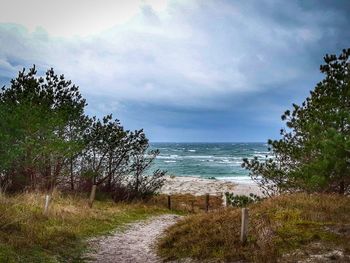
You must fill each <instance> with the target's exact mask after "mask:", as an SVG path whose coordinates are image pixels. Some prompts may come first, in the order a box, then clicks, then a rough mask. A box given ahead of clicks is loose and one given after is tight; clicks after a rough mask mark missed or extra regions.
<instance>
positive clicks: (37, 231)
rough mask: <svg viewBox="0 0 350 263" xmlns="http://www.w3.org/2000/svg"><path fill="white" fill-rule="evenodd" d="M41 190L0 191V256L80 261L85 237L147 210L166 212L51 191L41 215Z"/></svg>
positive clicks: (141, 215)
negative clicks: (10, 193) (89, 202)
mask: <svg viewBox="0 0 350 263" xmlns="http://www.w3.org/2000/svg"><path fill="white" fill-rule="evenodd" d="M44 199H45V197H44V195H43V194H41V193H32V194H21V195H16V196H12V197H8V196H7V197H4V196H2V197H0V262H82V261H83V260H82V253H83V251H84V250H85V249H86V239H87V238H89V237H92V236H96V235H101V234H105V233H108V232H109V231H111V230H113V229H116V228H122V227H123V226H125V224H127V223H130V222H133V221H136V220H142V219H145V218H147V217H148V216H150V215H157V214H162V213H165V212H167V213H168V212H169V211H167V210H166V209H162V208H158V207H155V206H151V205H144V204H141V203H138V204H136V203H135V204H122V203H119V204H116V203H114V202H112V201H108V200H104V201H96V202H95V203H94V206H93V208H91V209H90V208H88V206H87V199H86V198H82V197H79V196H69V195H63V194H60V193H55V194H53V197H52V201H51V204H50V210H49V213H48V215H47V216H44V215H43V206H44Z"/></svg>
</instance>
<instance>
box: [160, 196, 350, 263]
mask: <svg viewBox="0 0 350 263" xmlns="http://www.w3.org/2000/svg"><path fill="white" fill-rule="evenodd" d="M249 214H250V224H249V238H248V242H247V244H245V245H242V244H241V243H240V241H239V235H240V217H241V214H240V209H234V208H231V209H221V210H217V211H214V212H211V213H208V214H198V215H192V216H190V217H187V218H186V219H184V220H182V221H180V222H179V223H177V224H176V225H174V226H172V227H171V228H169V229H168V230H167V232H166V235H165V236H164V237H163V238H162V239H161V240H160V241H159V244H158V251H159V254H160V255H161V256H163V257H164V259H167V260H173V259H181V258H188V257H191V258H196V259H199V260H200V261H202V260H204V259H206V260H211V261H210V262H213V261H214V262H216V261H217V262H221V261H223V262H225V261H229V262H232V261H233V262H234V261H238V260H243V261H248V262H277V261H280V262H296V261H297V259H298V258H299V259H301V260H303V259H305V258H307V257H308V256H309V254H310V253H311V254H312V253H316V254H322V253H326V252H327V251H329V250H332V249H337V250H340V251H342V253H344V254H345V255H346V257H347V256H349V259H350V198H349V197H344V196H337V195H306V194H296V195H286V196H279V197H275V198H272V199H267V200H264V201H262V202H260V203H257V204H254V205H250V206H249ZM344 262H345V261H344Z"/></svg>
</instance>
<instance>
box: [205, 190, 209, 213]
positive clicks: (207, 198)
mask: <svg viewBox="0 0 350 263" xmlns="http://www.w3.org/2000/svg"><path fill="white" fill-rule="evenodd" d="M208 211H209V194H206V195H205V212H207V213H208Z"/></svg>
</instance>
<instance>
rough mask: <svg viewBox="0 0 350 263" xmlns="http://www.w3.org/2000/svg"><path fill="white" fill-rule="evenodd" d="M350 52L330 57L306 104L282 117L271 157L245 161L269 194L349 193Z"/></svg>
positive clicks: (328, 56) (349, 50)
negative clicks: (323, 76) (284, 124)
mask: <svg viewBox="0 0 350 263" xmlns="http://www.w3.org/2000/svg"><path fill="white" fill-rule="evenodd" d="M349 57H350V49H347V50H343V53H342V54H341V55H340V56H338V57H337V56H335V55H326V56H325V58H324V60H325V65H322V66H321V72H322V73H324V74H325V79H324V80H322V81H321V82H320V83H318V84H317V86H316V87H315V89H314V90H313V91H311V92H310V96H309V97H308V98H306V100H305V101H304V102H303V103H302V104H301V105H296V104H293V109H292V110H287V111H285V113H284V114H283V115H282V120H283V121H285V122H286V126H287V127H286V128H285V129H282V130H281V136H282V138H281V139H280V140H274V141H272V140H269V142H268V144H269V146H270V148H269V151H270V155H271V156H272V157H271V158H266V161H264V162H261V161H259V160H258V159H257V158H254V159H252V160H247V159H244V160H243V161H244V163H243V165H242V166H243V167H245V168H247V169H248V170H250V173H251V176H252V178H253V179H254V180H256V181H257V182H258V183H259V184H260V185H261V186H262V188H263V189H264V191H265V193H266V194H269V195H273V194H276V193H281V192H295V191H307V192H338V193H341V194H344V193H348V192H349V190H350V162H349V160H350V76H349V68H350V63H349Z"/></svg>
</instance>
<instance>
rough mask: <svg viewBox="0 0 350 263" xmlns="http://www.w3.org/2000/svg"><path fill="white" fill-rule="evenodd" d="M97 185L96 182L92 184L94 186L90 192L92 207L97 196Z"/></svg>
mask: <svg viewBox="0 0 350 263" xmlns="http://www.w3.org/2000/svg"><path fill="white" fill-rule="evenodd" d="M96 187H97V185H96V184H94V185H92V188H91V193H90V199H89V207H90V208H91V207H92V204H93V202H94V200H95V196H96Z"/></svg>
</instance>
